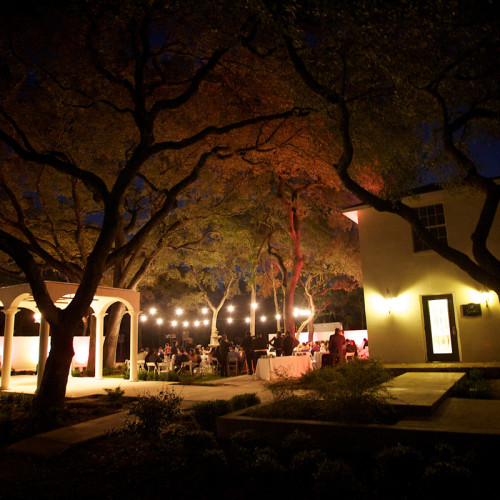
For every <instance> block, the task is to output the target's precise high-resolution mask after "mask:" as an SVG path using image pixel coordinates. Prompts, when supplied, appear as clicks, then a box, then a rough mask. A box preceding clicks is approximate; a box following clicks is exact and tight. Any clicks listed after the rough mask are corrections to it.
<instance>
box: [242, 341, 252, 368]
mask: <svg viewBox="0 0 500 500" xmlns="http://www.w3.org/2000/svg"><path fill="white" fill-rule="evenodd" d="M241 347H243V351H244V352H245V360H246V363H247V368H248V374H249V375H253V341H252V334H251V333H250V332H247V333H246V335H245V338H244V339H243V342H242V343H241Z"/></svg>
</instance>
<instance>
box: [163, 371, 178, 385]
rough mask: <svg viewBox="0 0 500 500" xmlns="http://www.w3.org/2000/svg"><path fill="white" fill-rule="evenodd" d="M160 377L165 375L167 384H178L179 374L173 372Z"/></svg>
mask: <svg viewBox="0 0 500 500" xmlns="http://www.w3.org/2000/svg"><path fill="white" fill-rule="evenodd" d="M161 375H167V381H168V382H179V374H178V373H177V372H175V371H173V370H172V371H169V372H167V373H166V374H163V373H162V374H161Z"/></svg>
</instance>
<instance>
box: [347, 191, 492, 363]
mask: <svg viewBox="0 0 500 500" xmlns="http://www.w3.org/2000/svg"><path fill="white" fill-rule="evenodd" d="M405 201H406V203H408V204H409V205H410V206H412V207H414V208H415V209H416V210H417V211H418V214H419V217H420V218H421V220H423V221H425V224H426V226H427V227H429V228H430V229H431V230H432V231H433V232H434V234H436V235H437V236H438V237H439V238H446V240H447V241H448V243H449V244H450V246H452V247H454V248H456V249H458V250H461V251H463V252H465V253H467V254H468V255H469V256H471V255H472V244H471V239H470V236H471V234H472V233H473V231H474V227H475V224H476V222H477V218H478V214H479V211H480V209H481V206H482V199H481V197H480V196H478V193H477V192H475V193H472V192H470V191H465V190H460V191H459V192H453V193H450V192H447V191H444V190H442V189H439V188H437V187H433V186H429V187H427V188H424V189H421V190H420V191H419V194H418V195H416V196H415V197H414V198H411V199H408V200H405ZM344 214H345V215H346V216H348V217H349V218H351V219H352V220H354V221H355V222H356V223H357V224H358V227H359V237H360V246H361V259H362V270H363V286H364V294H365V308H366V322H367V329H368V335H369V343H370V355H371V356H376V357H379V358H381V359H382V361H383V362H385V363H422V362H432V361H445V362H453V361H461V362H479V361H499V360H500V305H499V301H498V297H497V296H496V294H495V293H494V292H492V291H489V290H487V289H485V287H484V286H483V285H482V284H480V283H478V282H476V281H475V280H473V279H472V278H470V277H469V276H468V275H467V274H466V273H465V272H463V271H462V270H461V269H459V268H458V267H457V266H455V265H454V264H452V263H450V262H448V261H447V260H445V259H443V258H442V257H440V256H439V255H438V254H437V253H435V252H434V251H432V250H428V249H426V248H424V245H423V244H422V242H421V241H419V239H418V237H416V235H414V234H413V233H412V229H411V227H410V225H409V224H408V223H407V222H406V221H404V220H403V219H402V218H400V217H398V216H396V215H393V214H390V213H381V212H377V211H376V210H375V209H373V208H371V207H368V206H366V205H360V206H356V207H352V208H350V209H347V210H345V211H344ZM488 243H489V244H488V248H489V249H490V251H491V252H492V253H493V254H494V255H496V256H499V255H500V217H499V216H497V217H496V219H495V224H494V227H493V230H492V232H491V236H490V239H489V242H488Z"/></svg>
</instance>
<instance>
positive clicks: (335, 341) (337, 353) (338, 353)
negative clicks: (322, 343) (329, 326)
mask: <svg viewBox="0 0 500 500" xmlns="http://www.w3.org/2000/svg"><path fill="white" fill-rule="evenodd" d="M328 348H329V350H330V354H331V355H332V356H333V363H334V365H336V364H337V363H343V362H344V361H345V337H344V330H341V329H340V328H335V333H334V334H333V335H330V341H329V342H328Z"/></svg>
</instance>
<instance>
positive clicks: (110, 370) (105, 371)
mask: <svg viewBox="0 0 500 500" xmlns="http://www.w3.org/2000/svg"><path fill="white" fill-rule="evenodd" d="M113 373H114V369H113V368H109V367H107V366H105V367H104V368H103V369H102V374H103V375H104V376H105V377H107V376H109V375H113Z"/></svg>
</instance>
